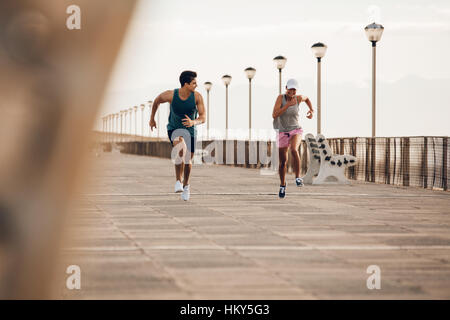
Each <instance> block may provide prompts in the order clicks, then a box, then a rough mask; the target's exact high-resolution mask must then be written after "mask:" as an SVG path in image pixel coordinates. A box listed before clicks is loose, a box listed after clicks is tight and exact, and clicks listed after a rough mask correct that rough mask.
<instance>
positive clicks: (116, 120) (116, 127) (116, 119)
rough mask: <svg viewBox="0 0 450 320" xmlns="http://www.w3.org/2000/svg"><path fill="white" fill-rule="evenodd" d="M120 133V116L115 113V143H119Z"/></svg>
mask: <svg viewBox="0 0 450 320" xmlns="http://www.w3.org/2000/svg"><path fill="white" fill-rule="evenodd" d="M118 132H119V114H118V113H114V141H117V133H118Z"/></svg>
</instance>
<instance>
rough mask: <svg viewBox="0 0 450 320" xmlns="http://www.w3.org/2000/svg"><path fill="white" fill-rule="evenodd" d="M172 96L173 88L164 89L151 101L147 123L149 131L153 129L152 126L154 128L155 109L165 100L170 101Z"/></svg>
mask: <svg viewBox="0 0 450 320" xmlns="http://www.w3.org/2000/svg"><path fill="white" fill-rule="evenodd" d="M172 97H173V90H167V91H164V92H163V93H161V94H160V95H159V96H157V97H156V99H155V101H154V102H153V107H152V115H151V116H150V121H149V123H148V124H149V126H150V130H151V131H153V128H156V122H155V114H156V111H157V110H158V107H159V105H160V104H161V103H165V102H172ZM158 125H159V124H158Z"/></svg>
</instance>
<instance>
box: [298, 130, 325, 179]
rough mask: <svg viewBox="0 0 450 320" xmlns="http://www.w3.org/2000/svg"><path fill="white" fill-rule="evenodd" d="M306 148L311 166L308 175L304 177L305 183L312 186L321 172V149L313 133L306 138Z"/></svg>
mask: <svg viewBox="0 0 450 320" xmlns="http://www.w3.org/2000/svg"><path fill="white" fill-rule="evenodd" d="M305 141H306V146H307V148H308V154H309V165H308V170H307V171H306V174H305V175H304V176H303V177H302V179H303V183H305V184H312V183H313V179H314V178H315V177H316V176H317V175H318V174H319V171H320V161H321V160H320V149H319V145H318V143H317V141H316V138H314V136H313V135H312V134H311V133H308V134H307V135H306V136H305Z"/></svg>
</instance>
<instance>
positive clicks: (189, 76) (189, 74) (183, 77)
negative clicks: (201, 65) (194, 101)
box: [180, 70, 197, 86]
mask: <svg viewBox="0 0 450 320" xmlns="http://www.w3.org/2000/svg"><path fill="white" fill-rule="evenodd" d="M195 78H197V73H196V72H194V71H189V70H188V71H183V72H182V73H181V74H180V84H181V86H184V84H185V83H187V84H189V83H191V81H192V80H194V79H195Z"/></svg>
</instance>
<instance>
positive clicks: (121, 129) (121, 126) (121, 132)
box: [119, 110, 123, 142]
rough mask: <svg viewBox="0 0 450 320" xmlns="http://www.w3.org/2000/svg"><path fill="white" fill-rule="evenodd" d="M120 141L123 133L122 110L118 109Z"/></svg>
mask: <svg viewBox="0 0 450 320" xmlns="http://www.w3.org/2000/svg"><path fill="white" fill-rule="evenodd" d="M119 114H120V141H121V142H122V139H123V137H122V134H123V110H120V112H119Z"/></svg>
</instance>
